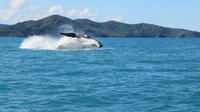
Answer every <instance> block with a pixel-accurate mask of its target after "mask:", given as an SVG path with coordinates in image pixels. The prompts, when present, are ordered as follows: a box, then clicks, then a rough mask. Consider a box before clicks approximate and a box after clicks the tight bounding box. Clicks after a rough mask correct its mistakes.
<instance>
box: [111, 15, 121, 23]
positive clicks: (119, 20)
mask: <svg viewBox="0 0 200 112" xmlns="http://www.w3.org/2000/svg"><path fill="white" fill-rule="evenodd" d="M110 20H113V21H118V22H122V21H124V18H123V17H122V16H118V17H114V18H111V19H110Z"/></svg>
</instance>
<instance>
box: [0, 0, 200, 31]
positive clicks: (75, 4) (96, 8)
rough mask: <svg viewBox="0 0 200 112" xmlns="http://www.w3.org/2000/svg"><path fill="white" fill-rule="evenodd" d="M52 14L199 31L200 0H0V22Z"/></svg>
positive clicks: (37, 17) (10, 22)
mask: <svg viewBox="0 0 200 112" xmlns="http://www.w3.org/2000/svg"><path fill="white" fill-rule="evenodd" d="M52 14H59V15H63V16H66V17H69V18H72V19H77V18H88V19H92V20H94V21H98V22H104V21H108V20H115V21H120V22H125V23H131V24H135V23H151V24H156V25H161V26H166V27H174V28H184V29H189V30H196V31H200V0H0V23H3V24H14V23H17V22H21V21H24V20H31V19H33V20H37V19H40V18H43V17H46V16H49V15H52Z"/></svg>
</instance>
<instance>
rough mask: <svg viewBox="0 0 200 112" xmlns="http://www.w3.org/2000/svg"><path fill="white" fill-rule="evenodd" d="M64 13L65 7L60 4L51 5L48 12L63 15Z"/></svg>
mask: <svg viewBox="0 0 200 112" xmlns="http://www.w3.org/2000/svg"><path fill="white" fill-rule="evenodd" d="M63 13H64V9H63V8H62V7H61V6H59V5H57V6H52V7H50V8H49V12H48V14H49V15H54V14H61V15H63Z"/></svg>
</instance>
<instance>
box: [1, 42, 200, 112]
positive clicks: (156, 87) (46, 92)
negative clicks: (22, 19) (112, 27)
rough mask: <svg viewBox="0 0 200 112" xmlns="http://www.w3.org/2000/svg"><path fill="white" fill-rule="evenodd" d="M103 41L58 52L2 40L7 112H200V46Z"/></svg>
mask: <svg viewBox="0 0 200 112" xmlns="http://www.w3.org/2000/svg"><path fill="white" fill-rule="evenodd" d="M97 40H100V41H101V42H102V43H103V44H104V47H103V48H101V49H96V50H68V51H57V50H27V49H20V48H19V46H20V44H21V43H22V41H23V38H0V112H200V39H190V38H187V39H186V38H183V39H176V38H166V39H155V38H154V39H153V38H134V39H133V38H130V39H129V38H128V39H125V38H115V39H114V38H97Z"/></svg>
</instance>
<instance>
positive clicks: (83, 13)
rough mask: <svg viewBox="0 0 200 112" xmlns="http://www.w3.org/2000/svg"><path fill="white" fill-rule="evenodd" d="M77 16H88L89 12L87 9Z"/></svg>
mask: <svg viewBox="0 0 200 112" xmlns="http://www.w3.org/2000/svg"><path fill="white" fill-rule="evenodd" d="M79 15H80V16H83V17H85V16H88V15H90V10H89V9H88V8H85V9H83V10H82V11H80V14H79Z"/></svg>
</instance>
